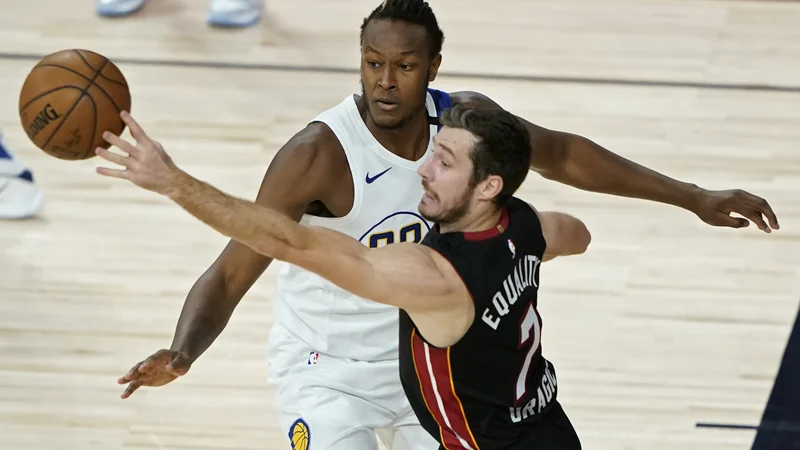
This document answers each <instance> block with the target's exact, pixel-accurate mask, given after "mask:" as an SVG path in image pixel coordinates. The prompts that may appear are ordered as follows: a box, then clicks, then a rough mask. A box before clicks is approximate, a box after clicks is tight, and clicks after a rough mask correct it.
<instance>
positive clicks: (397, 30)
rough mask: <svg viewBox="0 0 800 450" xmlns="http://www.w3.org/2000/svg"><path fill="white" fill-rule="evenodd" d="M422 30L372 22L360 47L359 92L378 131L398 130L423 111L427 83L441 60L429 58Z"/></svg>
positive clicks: (425, 38)
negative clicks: (386, 129) (378, 128)
mask: <svg viewBox="0 0 800 450" xmlns="http://www.w3.org/2000/svg"><path fill="white" fill-rule="evenodd" d="M428 53H429V50H428V41H427V35H426V32H425V28H424V27H422V26H420V25H414V24H409V23H406V22H398V21H391V20H373V21H371V22H370V23H369V24H368V25H367V27H366V29H364V37H363V40H362V45H361V89H362V95H363V96H364V97H365V99H366V104H367V108H368V111H369V114H370V115H371V116H372V119H373V121H374V122H375V124H377V125H378V126H379V127H381V128H389V129H392V128H399V127H401V126H403V125H404V124H405V123H406V122H408V120H409V119H410V118H412V117H413V116H414V115H415V114H417V113H419V112H420V111H421V110H424V108H425V99H426V92H427V88H428V83H429V82H431V81H433V80H434V78H435V77H436V72H437V70H438V69H439V62H440V61H441V57H440V56H436V57H435V58H432V57H431V56H430V55H429V54H428Z"/></svg>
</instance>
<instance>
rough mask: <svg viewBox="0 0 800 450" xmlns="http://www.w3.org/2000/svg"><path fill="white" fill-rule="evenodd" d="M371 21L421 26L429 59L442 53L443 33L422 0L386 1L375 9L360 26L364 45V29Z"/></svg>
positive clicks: (431, 11)
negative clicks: (389, 21)
mask: <svg viewBox="0 0 800 450" xmlns="http://www.w3.org/2000/svg"><path fill="white" fill-rule="evenodd" d="M373 20H396V21H399V22H407V23H411V24H414V25H422V26H423V27H425V32H426V34H427V35H428V45H429V49H430V51H431V54H430V56H431V58H433V57H435V56H436V55H438V54H439V53H441V52H442V45H443V44H444V33H443V32H442V29H441V28H439V23H438V22H437V21H436V15H435V14H433V10H432V9H431V7H430V5H429V4H428V2H426V1H424V0H386V1H384V2H383V3H382V4H381V5H380V6H378V7H377V8H375V9H374V10H373V11H372V13H370V15H369V16H368V17H366V18H365V19H364V23H362V24H361V37H360V41H359V42H360V43H362V44H363V43H364V29H365V28H367V24H369V23H370V22H371V21H373Z"/></svg>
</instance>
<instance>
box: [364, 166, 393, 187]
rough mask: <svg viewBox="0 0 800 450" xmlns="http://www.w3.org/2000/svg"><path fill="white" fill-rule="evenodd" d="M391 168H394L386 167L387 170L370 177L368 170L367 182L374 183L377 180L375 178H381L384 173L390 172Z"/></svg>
mask: <svg viewBox="0 0 800 450" xmlns="http://www.w3.org/2000/svg"><path fill="white" fill-rule="evenodd" d="M391 169H392V168H391V167H389V168H388V169H386V170H384V171H383V172H381V173H379V174H377V175H375V176H374V177H370V176H369V172H367V184H372V183H373V182H375V180H377V179H378V178H380V177H381V176H383V174H385V173H386V172H388V171H389V170H391Z"/></svg>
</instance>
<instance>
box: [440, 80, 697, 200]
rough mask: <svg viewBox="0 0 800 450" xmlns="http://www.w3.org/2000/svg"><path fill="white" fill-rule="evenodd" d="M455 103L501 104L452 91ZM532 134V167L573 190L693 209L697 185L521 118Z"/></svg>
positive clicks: (475, 95)
mask: <svg viewBox="0 0 800 450" xmlns="http://www.w3.org/2000/svg"><path fill="white" fill-rule="evenodd" d="M451 96H452V97H453V101H454V102H469V103H476V104H481V105H485V106H487V107H491V108H501V106H500V105H498V104H497V103H496V102H495V101H493V100H492V99H490V98H489V97H487V96H485V95H483V94H480V93H477V92H468V91H465V92H454V93H452V94H451ZM518 119H519V120H520V121H521V122H522V123H523V124H524V125H525V127H526V128H527V129H528V132H529V133H530V136H531V169H532V170H534V171H536V172H537V173H539V174H540V175H542V176H543V177H545V178H547V179H549V180H553V181H557V182H559V183H563V184H567V185H570V186H573V187H576V188H578V189H583V190H586V191H591V192H598V193H602V194H611V195H618V196H623V197H631V198H640V199H645V200H651V201H657V202H661V203H667V204H671V205H674V206H678V207H680V208H684V209H686V210H689V211H695V209H696V208H697V204H696V203H697V201H698V200H697V198H698V194H699V193H700V192H701V191H702V189H701V188H699V187H698V186H697V185H694V184H691V183H685V182H681V181H678V180H675V179H672V178H669V177H667V176H665V175H662V174H660V173H658V172H656V171H654V170H651V169H649V168H647V167H644V166H642V165H639V164H637V163H635V162H633V161H630V160H628V159H625V158H623V157H622V156H619V155H617V154H616V153H613V152H611V151H609V150H607V149H605V148H603V147H602V146H600V145H598V144H597V143H595V142H593V141H591V140H590V139H587V138H585V137H583V136H578V135H575V134H571V133H565V132H561V131H555V130H550V129H547V128H543V127H540V126H538V125H535V124H533V123H531V122H529V121H527V120H525V119H523V118H521V117H518Z"/></svg>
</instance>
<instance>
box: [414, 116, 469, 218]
mask: <svg viewBox="0 0 800 450" xmlns="http://www.w3.org/2000/svg"><path fill="white" fill-rule="evenodd" d="M433 142H434V150H433V157H431V158H430V159H429V160H428V161H426V162H425V164H423V165H422V166H421V167H420V168H419V170H418V173H419V175H420V176H421V177H422V187H423V189H425V194H424V195H423V196H422V200H421V201H420V203H419V212H420V214H421V215H422V217H424V218H425V219H427V220H430V221H432V222H437V223H440V224H449V223H453V222H456V221H458V220H460V219H461V218H462V217H464V215H465V214H466V213H467V212H468V211H469V209H470V207H471V205H472V203H473V197H474V195H473V194H474V192H475V187H474V186H470V179H471V177H472V170H473V164H472V159H470V152H471V151H472V148H473V147H474V146H475V142H476V139H475V136H474V135H473V134H472V133H470V132H469V131H467V130H464V129H461V128H448V127H444V128H442V130H441V131H440V132H439V133H438V134H437V135H436V136H434V138H433Z"/></svg>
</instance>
